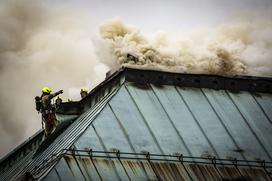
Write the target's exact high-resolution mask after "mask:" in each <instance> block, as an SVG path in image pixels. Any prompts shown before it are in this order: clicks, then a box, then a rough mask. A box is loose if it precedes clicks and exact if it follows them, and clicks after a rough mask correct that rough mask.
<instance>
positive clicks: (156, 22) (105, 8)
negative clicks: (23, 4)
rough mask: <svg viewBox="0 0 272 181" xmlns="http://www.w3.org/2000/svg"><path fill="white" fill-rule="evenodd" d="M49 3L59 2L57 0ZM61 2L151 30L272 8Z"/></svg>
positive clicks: (212, 0) (252, 3)
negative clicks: (118, 18)
mask: <svg viewBox="0 0 272 181" xmlns="http://www.w3.org/2000/svg"><path fill="white" fill-rule="evenodd" d="M49 2H50V3H51V4H52V6H56V5H57V4H56V1H55V0H50V1H49ZM57 3H58V4H59V5H63V4H64V3H65V4H66V5H67V6H73V7H75V8H77V9H80V10H83V11H85V12H87V13H88V14H90V15H91V17H93V18H94V20H96V21H97V22H98V23H101V22H103V21H105V20H108V19H110V18H114V17H120V18H122V19H123V20H124V21H125V22H126V23H128V24H132V25H135V26H136V27H138V28H140V29H141V30H142V31H144V32H148V33H151V32H154V31H158V30H164V31H177V30H184V29H185V30H187V29H192V28H198V27H206V26H212V25H216V24H218V23H220V24H221V23H224V21H226V20H227V19H229V18H231V17H233V16H235V15H237V14H238V15H241V14H243V13H245V12H247V13H248V12H252V11H258V10H259V9H264V10H266V9H267V10H269V9H270V8H268V7H272V0H168V1H166V0H136V1H127V0H107V1H100V0H77V1H75V0H65V1H58V2H57Z"/></svg>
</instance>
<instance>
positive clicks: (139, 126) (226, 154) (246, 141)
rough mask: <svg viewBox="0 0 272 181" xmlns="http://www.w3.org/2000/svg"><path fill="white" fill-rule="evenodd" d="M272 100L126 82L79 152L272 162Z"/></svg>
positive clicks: (263, 96)
mask: <svg viewBox="0 0 272 181" xmlns="http://www.w3.org/2000/svg"><path fill="white" fill-rule="evenodd" d="M271 103H272V95H269V94H263V93H260V94H259V95H258V96H256V95H253V94H250V93H248V92H240V93H231V92H229V91H225V90H210V89H202V88H182V87H176V86H166V85H161V86H154V85H152V84H145V85H140V84H135V83H129V82H126V83H125V84H124V85H123V86H122V87H121V88H120V89H119V91H118V93H117V94H116V95H115V96H114V97H113V98H112V99H111V100H110V102H109V103H108V104H107V105H106V106H105V108H104V109H103V110H102V112H101V113H100V114H99V116H98V117H97V118H96V119H95V120H94V121H93V123H92V125H90V126H89V127H88V129H87V130H86V131H85V132H84V133H83V134H82V136H81V137H80V138H78V140H77V141H76V142H75V143H74V145H75V146H76V148H77V149H86V148H87V149H88V148H92V149H94V150H103V151H110V150H113V149H117V150H120V151H123V152H136V153H137V152H143V151H147V152H150V153H156V154H174V153H182V154H184V155H188V156H211V157H213V156H215V157H217V158H237V159H244V160H266V161H272V159H271V156H272V131H271V130H272V124H271V118H272V117H271V116H272V111H270V110H271V108H272V107H271V106H272V104H271Z"/></svg>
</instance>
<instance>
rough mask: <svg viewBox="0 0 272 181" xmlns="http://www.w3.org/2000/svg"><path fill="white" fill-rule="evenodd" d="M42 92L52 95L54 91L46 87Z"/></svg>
mask: <svg viewBox="0 0 272 181" xmlns="http://www.w3.org/2000/svg"><path fill="white" fill-rule="evenodd" d="M42 92H43V93H48V94H50V93H51V92H52V90H51V89H50V88H49V87H44V88H43V89H42Z"/></svg>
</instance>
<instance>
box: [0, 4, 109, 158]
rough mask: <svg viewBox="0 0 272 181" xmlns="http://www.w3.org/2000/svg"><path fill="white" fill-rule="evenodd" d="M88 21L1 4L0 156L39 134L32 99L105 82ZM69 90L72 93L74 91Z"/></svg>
mask: <svg viewBox="0 0 272 181" xmlns="http://www.w3.org/2000/svg"><path fill="white" fill-rule="evenodd" d="M95 29H97V28H94V26H93V23H92V22H91V21H90V18H89V17H88V16H86V15H84V14H82V13H80V12H77V11H75V10H70V9H69V10H68V9H65V8H62V9H61V10H60V9H58V10H53V9H52V8H49V7H48V5H46V4H42V3H41V1H34V0H24V1H19V0H18V1H8V2H6V3H2V6H1V9H0V31H1V33H0V89H1V91H0V107H1V109H0V145H1V146H0V156H2V155H3V154H4V153H6V152H7V151H8V150H10V149H11V148H13V147H14V146H15V145H16V144H18V143H20V142H22V141H23V140H25V139H26V138H27V137H29V136H31V135H32V134H33V133H34V132H36V131H37V130H38V129H40V128H41V118H40V115H38V114H37V112H36V111H35V107H34V97H35V95H40V94H41V92H40V90H41V88H42V87H44V86H50V87H52V88H53V91H57V90H58V89H63V90H64V96H65V97H64V98H66V99H67V98H68V97H70V96H72V97H73V98H74V97H75V96H74V94H77V95H78V96H79V88H80V87H81V86H86V85H87V86H88V87H90V86H94V85H95V84H97V83H98V82H100V81H101V80H103V79H104V76H105V73H106V71H107V67H106V66H105V65H103V64H101V63H100V62H99V61H98V60H99V59H98V57H97V53H96V52H97V50H96V48H95V46H94V45H93V39H94V37H97V35H95V33H94V30H95ZM73 88H74V89H73Z"/></svg>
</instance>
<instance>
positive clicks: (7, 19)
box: [0, 0, 272, 157]
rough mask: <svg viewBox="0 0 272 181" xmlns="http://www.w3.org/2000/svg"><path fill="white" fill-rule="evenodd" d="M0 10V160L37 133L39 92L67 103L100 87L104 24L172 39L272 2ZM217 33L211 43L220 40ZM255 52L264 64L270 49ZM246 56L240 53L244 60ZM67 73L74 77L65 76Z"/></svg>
mask: <svg viewBox="0 0 272 181" xmlns="http://www.w3.org/2000/svg"><path fill="white" fill-rule="evenodd" d="M7 2H8V0H0V88H1V93H0V106H1V110H2V111H0V145H1V147H0V157H2V156H4V155H5V154H6V153H8V152H9V151H11V150H12V149H14V148H15V147H16V146H17V145H18V144H20V143H22V142H23V141H24V140H25V139H27V138H28V137H30V136H31V135H33V134H34V133H35V132H36V131H37V130H39V129H40V128H41V124H40V115H38V114H37V112H36V111H35V109H34V106H33V105H34V102H33V98H34V97H35V96H36V95H39V94H40V89H41V88H42V87H43V86H52V87H53V88H54V89H53V90H56V89H64V92H65V96H64V97H65V98H68V97H69V96H73V95H75V94H78V92H77V91H78V90H79V89H80V87H81V86H87V87H91V88H93V87H94V86H95V85H97V84H98V83H99V82H101V81H102V80H103V79H104V77H105V75H104V74H105V72H106V71H107V70H108V69H109V68H111V66H108V64H107V63H105V65H104V64H103V63H104V61H102V59H107V58H108V57H107V56H106V55H103V57H100V56H101V54H104V53H105V54H107V49H103V48H102V49H101V47H103V46H104V44H103V43H101V40H100V39H101V35H99V31H100V27H101V25H104V24H105V22H107V21H108V20H110V19H114V18H119V19H121V20H122V21H123V22H124V23H125V24H126V25H130V26H133V27H136V29H138V30H139V31H140V32H141V33H142V34H144V35H151V36H152V35H153V34H156V33H157V32H167V33H168V35H169V34H170V35H171V34H172V33H173V35H174V33H175V32H187V31H195V30H199V29H202V28H210V29H213V28H216V27H218V25H222V24H225V23H228V22H230V21H233V19H237V18H238V19H239V18H243V17H244V16H247V15H248V14H258V13H261V14H262V13H263V12H265V13H268V14H269V13H271V12H270V11H271V10H272V0H168V1H165V0H149V1H148V0H137V1H127V0H107V1H106V0H104V1H101V0H58V1H56V0H44V1H38V0H36V1H35V0H21V1H20V0H10V2H12V3H13V6H11V7H12V8H10V9H9V8H6V6H5V5H6V4H7ZM22 2H23V3H25V5H22ZM37 2H42V3H43V4H44V6H40V5H39V4H38V3H37ZM14 4H15V6H14ZM16 4H20V5H19V6H16ZM37 4H38V5H37ZM43 8H44V9H43ZM7 9H8V10H9V11H10V13H7V12H6V10H7ZM45 9H46V10H45ZM48 9H49V10H52V12H53V13H52V12H51V11H49V10H48ZM58 12H59V13H58ZM265 13H264V14H265ZM259 17H261V16H259ZM14 20H15V21H14ZM268 21H270V22H269V23H272V22H271V21H272V20H271V19H270V20H268ZM17 22H18V23H17ZM108 27H110V28H111V27H114V26H113V25H109V26H108ZM123 28H124V27H123ZM124 29H126V28H124ZM106 30H107V28H106ZM270 30H271V27H269V28H267V31H264V32H261V33H255V34H257V35H256V36H257V37H258V41H259V39H261V40H262V39H264V38H263V36H264V34H265V35H271V31H270ZM222 33H223V34H224V31H220V33H219V34H220V36H216V37H220V38H221V37H222V36H221V35H222ZM93 34H95V36H94V35H93ZM253 34H254V33H253ZM255 34H254V35H255ZM139 37H140V36H138V35H137V38H139ZM265 37H266V36H265ZM270 37H272V36H270ZM210 39H212V38H210ZM19 40H20V41H19ZM216 42H217V43H218V41H216ZM260 42H261V41H260ZM117 43H118V42H117ZM122 43H123V44H125V45H126V43H128V44H129V42H123V40H122ZM269 43H271V42H268V44H269ZM113 44H114V45H117V44H116V42H113ZM259 44H260V46H259V45H258V46H251V45H250V46H249V47H250V48H249V50H250V52H265V53H266V54H268V55H267V56H266V57H271V53H270V54H269V52H271V51H270V50H271V47H270V48H269V49H267V48H266V49H261V50H259V49H258V48H260V47H261V48H262V47H263V43H262V42H261V43H259ZM195 45H197V43H196V44H195V43H194V44H192V45H191V46H195ZM118 46H119V45H118ZM226 46H227V45H226ZM235 46H236V45H235ZM237 46H238V45H237ZM243 46H244V45H243ZM256 47H257V48H256ZM229 49H230V50H231V48H229ZM229 49H228V50H229ZM104 50H105V52H104ZM249 50H248V51H249ZM97 52H100V55H97ZM117 52H118V51H117ZM265 53H263V54H265ZM256 54H257V55H258V56H259V54H258V53H254V54H253V55H256ZM251 55H252V53H248V52H243V56H244V57H251ZM212 56H213V55H212ZM120 58H122V57H120ZM179 58H180V57H179ZM232 58H233V57H232ZM257 58H259V59H262V56H261V55H260V56H259V57H256V59H257ZM264 59H265V58H264ZM89 60H92V61H91V62H89ZM101 62H102V63H101ZM252 62H253V61H252ZM45 65H46V67H47V68H44V66H45ZM48 65H50V66H48ZM254 65H255V63H254ZM269 65H270V64H269ZM106 66H108V67H106ZM105 67H106V68H105ZM40 69H43V70H40ZM75 70H76V71H75ZM71 71H75V72H77V73H76V74H73V76H71V73H70V72H71ZM268 71H269V70H268ZM266 73H267V71H266ZM271 73H272V72H271ZM67 77H69V79H67ZM93 82H95V83H93ZM90 84H91V85H90ZM18 90H20V92H19V93H20V96H19V97H15V96H10V95H17V94H18ZM77 96H79V94H78V95H77ZM77 98H78V97H76V98H75V99H77ZM14 102H16V104H14ZM11 112H12V113H13V114H10V113H11Z"/></svg>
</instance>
